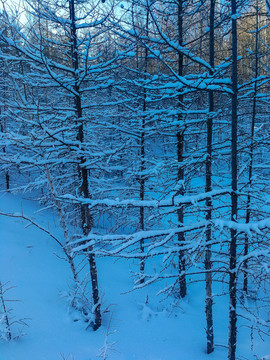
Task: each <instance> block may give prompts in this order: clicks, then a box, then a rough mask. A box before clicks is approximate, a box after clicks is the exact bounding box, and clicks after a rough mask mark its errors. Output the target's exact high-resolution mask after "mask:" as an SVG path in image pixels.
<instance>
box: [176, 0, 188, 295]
mask: <svg viewBox="0 0 270 360" xmlns="http://www.w3.org/2000/svg"><path fill="white" fill-rule="evenodd" d="M177 21H178V43H179V45H180V46H183V1H182V0H178V13H177ZM177 56H178V75H179V76H183V65H184V57H183V54H182V53H181V52H178V54H177ZM183 101H184V96H183V94H179V95H178V111H179V112H178V119H177V120H178V129H177V133H176V140H177V163H178V170H177V186H178V187H179V186H180V187H179V189H178V192H177V195H184V191H185V190H184V178H185V172H184V167H183V160H184V141H185V138H184V126H183V124H182V122H183ZM177 220H178V226H182V225H183V223H184V208H183V206H181V207H180V208H179V209H178V210H177ZM184 242H185V235H184V233H182V232H181V233H179V234H178V243H179V245H180V246H182V245H183V244H184ZM178 268H179V279H178V282H179V288H180V290H179V292H180V297H181V298H183V297H185V296H186V294H187V283H186V275H185V273H184V272H185V270H186V259H185V252H184V251H183V250H180V251H179V257H178Z"/></svg>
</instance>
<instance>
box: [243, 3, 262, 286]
mask: <svg viewBox="0 0 270 360" xmlns="http://www.w3.org/2000/svg"><path fill="white" fill-rule="evenodd" d="M258 74H259V4H258V1H257V2H256V34H255V79H257V78H258ZM257 85H258V84H257V80H255V82H254V93H253V104H252V120H251V139H250V147H249V166H248V197H247V210H246V223H249V221H250V215H251V209H250V202H251V196H250V193H249V192H250V187H251V185H252V174H253V153H254V132H255V120H256V110H257ZM248 251H249V237H248V234H245V247H244V256H246V255H248ZM243 267H244V283H243V290H244V292H245V293H247V292H248V273H247V268H248V262H247V260H245V261H244V263H243Z"/></svg>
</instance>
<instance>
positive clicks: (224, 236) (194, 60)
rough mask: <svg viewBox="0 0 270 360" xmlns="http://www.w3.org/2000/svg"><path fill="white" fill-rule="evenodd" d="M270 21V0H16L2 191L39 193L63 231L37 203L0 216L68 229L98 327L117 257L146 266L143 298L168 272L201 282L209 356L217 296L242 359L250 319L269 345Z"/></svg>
mask: <svg viewBox="0 0 270 360" xmlns="http://www.w3.org/2000/svg"><path fill="white" fill-rule="evenodd" d="M269 26H270V9H269V8H268V1H267V0H266V3H265V2H263V1H261V0H231V1H223V2H220V1H219V0H206V1H204V0H168V1H160V0H127V1H118V0H115V1H114V0H106V1H105V0H102V1H96V0H88V1H87V0H66V1H63V0H59V1H55V0H26V1H24V3H23V4H21V5H20V6H18V7H17V8H16V7H14V5H13V6H11V5H9V3H8V2H5V1H3V2H2V5H1V13H0V71H1V78H0V93H1V96H0V123H1V131H0V169H1V172H0V183H1V191H2V193H4V192H6V193H9V194H10V193H15V194H18V193H22V194H28V196H32V197H33V198H35V199H38V201H39V204H40V207H42V208H44V209H46V210H47V209H51V211H54V212H55V214H57V216H58V221H59V227H61V229H62V230H61V231H62V235H61V236H58V237H55V236H54V234H53V232H52V231H50V229H48V228H47V227H46V226H45V227H43V226H41V225H39V224H38V223H37V222H35V220H34V219H33V218H31V217H27V216H25V214H24V213H23V212H21V213H20V214H19V213H16V214H15V213H12V212H10V211H7V210H5V208H4V207H2V208H1V210H0V211H1V212H0V215H2V216H9V217H12V218H13V219H14V218H21V219H23V220H24V221H25V222H26V223H28V224H29V225H32V226H35V227H36V228H39V231H41V232H42V231H43V232H44V231H45V232H47V233H48V234H49V236H51V237H53V238H54V241H56V242H57V246H58V247H60V249H61V252H62V256H63V257H64V258H65V260H66V261H67V263H68V264H69V268H70V276H71V277H72V279H73V285H72V289H73V294H74V296H73V298H72V299H71V301H70V306H72V307H74V308H75V309H76V310H77V311H80V312H81V313H82V314H83V315H84V316H86V317H87V319H88V320H87V321H88V322H89V324H88V331H89V328H92V329H93V334H94V333H95V331H99V329H100V327H102V326H103V314H104V309H103V304H102V301H101V292H100V288H99V276H100V275H99V274H100V273H102V267H99V261H100V259H102V258H107V257H109V258H113V259H114V260H117V261H124V262H125V264H132V266H133V270H132V281H133V283H132V282H131V283H130V289H129V290H130V291H136V292H138V294H139V293H140V291H141V290H142V289H145V288H147V287H149V286H152V285H153V284H155V286H156V289H157V288H158V289H159V291H158V294H157V296H158V297H159V298H166V299H167V300H169V301H171V302H173V301H175V299H178V300H179V303H180V304H181V301H185V300H184V299H185V298H186V297H187V296H189V297H191V298H192V297H193V296H196V294H195V293H194V291H191V290H190V289H191V287H192V285H193V284H194V283H198V284H199V286H200V287H202V288H203V289H204V298H201V302H203V303H204V317H205V324H204V326H203V327H202V328H201V332H202V333H204V336H205V351H206V352H207V353H208V354H211V353H213V352H215V350H216V346H215V321H216V320H215V317H214V316H213V312H214V310H213V308H214V307H215V302H216V301H218V300H217V299H219V298H224V299H225V300H224V309H223V311H224V312H226V314H227V318H228V326H227V325H225V327H226V326H227V327H228V336H227V339H226V344H227V345H226V351H227V355H226V357H227V358H228V359H229V360H235V359H237V358H239V359H240V357H238V356H240V355H241V354H238V353H237V351H238V350H237V349H238V348H237V344H238V336H240V337H241V331H242V330H241V327H242V326H244V327H248V328H249V329H251V330H250V331H251V334H252V335H251V336H250V338H249V339H246V340H245V341H246V342H247V343H252V339H253V333H255V332H256V333H257V334H259V338H261V341H268V342H269V339H268V340H264V337H266V339H267V336H268V335H269V334H270V297H269V290H270V284H269V281H270V275H269V267H270V245H269V241H270V231H269V230H270V181H269V180H270V166H269V165H270V163H269V161H270V157H269V153H270V131H269V124H268V121H269V105H270V83H269V80H270V76H269V75H270V69H269V64H270V32H269V31H270V30H269V29H270V28H269ZM31 194H32V195H31ZM81 259H83V264H84V273H85V272H87V273H88V275H89V278H90V282H89V284H88V286H89V289H91V291H90V295H89V298H88V301H89V303H91V304H92V308H91V309H90V310H91V311H90V313H91V314H89V312H88V311H86V309H85V307H84V306H82V302H81V301H80V298H81V297H83V294H82V293H81V290H82V283H83V276H82V272H81ZM86 264H87V266H86ZM113 264H114V263H113V262H112V266H114V265H113ZM128 266H129V265H126V271H128ZM86 269H87V270H86ZM0 281H1V282H0V300H1V302H0V313H1V317H0V326H1V327H2V329H3V330H2V333H3V335H2V338H3V339H6V340H10V341H11V340H12V339H13V332H12V326H11V323H10V321H9V314H8V311H7V306H8V305H7V303H6V301H5V291H4V284H3V283H4V282H5V281H6V280H5V281H4V279H2V280H1V275H0ZM103 290H105V292H106V289H103ZM142 301H144V299H143V300H142ZM239 318H241V321H244V324H245V325H242V326H238V323H239ZM243 319H244V320H243ZM249 346H251V347H252V346H253V345H252V344H251V345H249ZM179 352H181V349H179ZM269 352H270V350H269ZM237 354H238V355H237ZM105 356H107V355H104V359H107V357H105ZM209 356H211V355H209ZM0 357H1V356H0ZM108 358H109V357H108ZM251 358H252V359H255V357H254V356H252V357H250V358H249V359H251ZM267 358H268V357H263V358H260V359H267ZM130 359H131V357H130ZM145 359H146V357H145ZM162 359H163V358H162ZM168 359H169V358H168ZM174 359H175V360H179V359H186V360H188V359H193V358H192V356H190V357H189V355H188V354H187V355H186V356H185V357H181V356H180V355H178V356H176V357H175V358H174ZM174 359H171V360H174ZM241 359H244V357H242V358H241ZM245 359H246V357H245ZM256 359H259V357H256ZM3 360H5V359H3ZM8 360H9V359H8ZM12 360H16V359H12ZM79 360H80V359H79ZM164 360H165V358H164Z"/></svg>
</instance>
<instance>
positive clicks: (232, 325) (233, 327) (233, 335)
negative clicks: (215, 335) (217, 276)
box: [228, 0, 238, 360]
mask: <svg viewBox="0 0 270 360" xmlns="http://www.w3.org/2000/svg"><path fill="white" fill-rule="evenodd" d="M231 8H232V9H231V12H232V91H233V95H232V125H231V141H232V144H231V152H232V154H231V181H232V193H231V220H232V221H236V220H237V207H238V205H237V85H238V74H237V15H236V0H231ZM236 254H237V232H236V230H235V229H231V241H230V249H229V255H230V271H229V297H230V307H229V344H228V345H229V353H228V359H229V360H235V354H236V341H237V324H236V323H237V313H236V305H237V298H236V291H237V289H236V287H237V278H236Z"/></svg>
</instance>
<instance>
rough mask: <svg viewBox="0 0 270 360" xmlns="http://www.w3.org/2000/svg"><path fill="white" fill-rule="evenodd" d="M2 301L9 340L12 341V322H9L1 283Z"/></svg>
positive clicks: (0, 293) (0, 295)
mask: <svg viewBox="0 0 270 360" xmlns="http://www.w3.org/2000/svg"><path fill="white" fill-rule="evenodd" d="M0 300H1V307H2V309H3V313H4V321H5V323H6V333H7V338H8V340H11V339H12V335H11V329H10V322H9V318H8V313H7V309H6V305H5V301H4V293H3V286H2V283H1V282H0Z"/></svg>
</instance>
